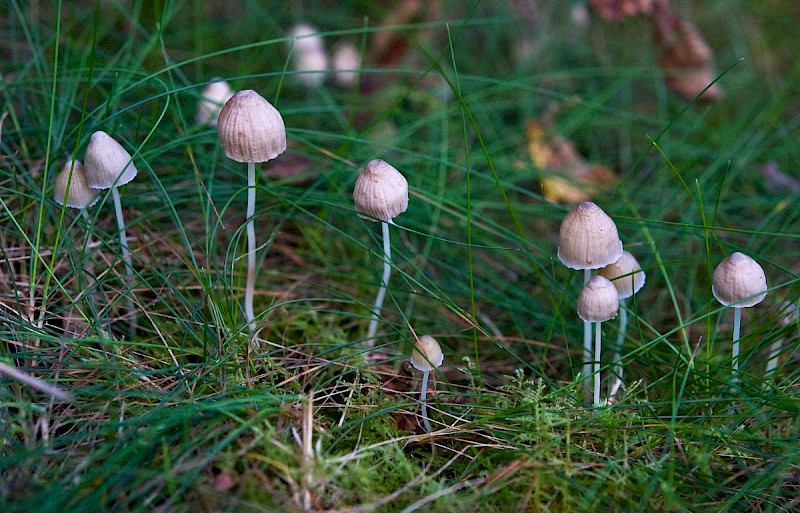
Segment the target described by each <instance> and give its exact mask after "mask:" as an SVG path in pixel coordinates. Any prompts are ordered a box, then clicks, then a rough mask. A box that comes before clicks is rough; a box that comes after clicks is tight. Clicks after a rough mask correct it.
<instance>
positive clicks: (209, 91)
mask: <svg viewBox="0 0 800 513" xmlns="http://www.w3.org/2000/svg"><path fill="white" fill-rule="evenodd" d="M231 96H233V89H231V86H230V85H228V83H227V82H225V81H224V80H217V81H215V82H211V83H210V84H208V85H207V86H206V87H205V88H203V92H202V93H201V98H200V101H199V102H198V103H197V115H196V116H195V121H196V122H197V124H198V125H208V126H217V120H218V119H219V111H221V110H222V106H223V105H225V102H227V101H228V100H229V99H230V98H231Z"/></svg>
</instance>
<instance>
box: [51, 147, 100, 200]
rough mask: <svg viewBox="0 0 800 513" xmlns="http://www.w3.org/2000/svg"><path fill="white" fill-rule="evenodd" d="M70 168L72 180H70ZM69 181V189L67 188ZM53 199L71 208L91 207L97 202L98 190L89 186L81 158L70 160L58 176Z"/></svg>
mask: <svg viewBox="0 0 800 513" xmlns="http://www.w3.org/2000/svg"><path fill="white" fill-rule="evenodd" d="M70 169H71V170H72V180H70V177H69V175H70ZM67 183H69V189H67ZM55 189H56V190H55V194H54V195H53V199H55V200H56V203H58V204H59V205H64V204H66V205H67V206H68V207H70V208H84V207H90V206H92V205H94V204H95V202H97V199H98V198H97V191H96V190H94V189H92V188H91V187H89V184H88V183H87V182H86V173H85V170H84V168H83V164H81V161H80V160H72V159H70V160H68V161H67V163H66V164H64V167H63V168H61V171H59V173H58V175H57V176H56V182H55Z"/></svg>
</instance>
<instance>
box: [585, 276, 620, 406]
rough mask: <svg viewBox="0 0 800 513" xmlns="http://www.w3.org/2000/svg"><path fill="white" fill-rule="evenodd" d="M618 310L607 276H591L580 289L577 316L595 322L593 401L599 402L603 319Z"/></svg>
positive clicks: (613, 289)
mask: <svg viewBox="0 0 800 513" xmlns="http://www.w3.org/2000/svg"><path fill="white" fill-rule="evenodd" d="M618 310H619V292H617V288H616V287H615V286H614V284H613V283H611V282H610V281H609V280H608V278H604V277H603V276H599V275H598V276H593V277H592V278H591V279H590V280H589V281H588V282H587V283H586V285H584V286H583V290H581V295H580V296H579V297H578V316H579V317H580V318H581V319H583V320H584V321H585V322H590V323H591V322H593V323H595V335H594V369H593V373H594V386H593V394H592V396H593V402H594V404H595V405H597V404H600V353H601V351H602V339H601V336H602V331H601V329H600V327H601V324H602V323H603V321H608V320H610V319H613V318H614V317H616V316H617V312H618Z"/></svg>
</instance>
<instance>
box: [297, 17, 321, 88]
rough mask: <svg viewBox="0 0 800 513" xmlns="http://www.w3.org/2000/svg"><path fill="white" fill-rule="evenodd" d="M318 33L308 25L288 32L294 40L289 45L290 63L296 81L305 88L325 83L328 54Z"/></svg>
mask: <svg viewBox="0 0 800 513" xmlns="http://www.w3.org/2000/svg"><path fill="white" fill-rule="evenodd" d="M318 32H319V31H318V30H317V29H316V28H315V27H312V26H311V25H308V24H305V23H303V24H300V25H297V26H295V27H294V28H292V30H290V31H289V36H290V37H292V38H294V40H293V41H292V42H291V43H290V45H291V46H290V48H292V49H293V55H292V63H293V64H294V69H295V71H296V72H297V79H298V80H299V81H300V83H301V84H302V85H303V86H305V87H316V86H318V85H320V84H322V82H324V81H325V72H326V71H327V70H328V61H329V60H330V59H329V58H328V53H327V51H326V50H325V42H324V41H323V40H322V37H320V36H319V33H318Z"/></svg>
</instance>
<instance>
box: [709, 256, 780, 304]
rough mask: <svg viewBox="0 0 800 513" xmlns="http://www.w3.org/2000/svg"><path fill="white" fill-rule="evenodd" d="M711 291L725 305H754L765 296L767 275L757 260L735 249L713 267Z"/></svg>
mask: <svg viewBox="0 0 800 513" xmlns="http://www.w3.org/2000/svg"><path fill="white" fill-rule="evenodd" d="M711 291H712V292H713V293H714V297H715V298H717V301H719V302H720V303H722V304H723V305H725V306H733V307H734V308H744V307H750V306H755V305H757V304H759V303H760V302H761V301H763V300H764V298H765V297H767V277H766V276H765V275H764V269H762V268H761V266H760V265H758V262H756V261H755V260H753V259H752V258H750V257H749V256H747V255H745V254H744V253H739V252H738V251H737V252H736V253H734V254H732V255H731V256H729V257H728V258H726V259H725V260H723V261H722V262H720V263H719V265H718V266H717V268H716V269H714V284H713V286H712V287H711ZM745 298H749V299H747V300H745V301H742V300H743V299H745Z"/></svg>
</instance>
